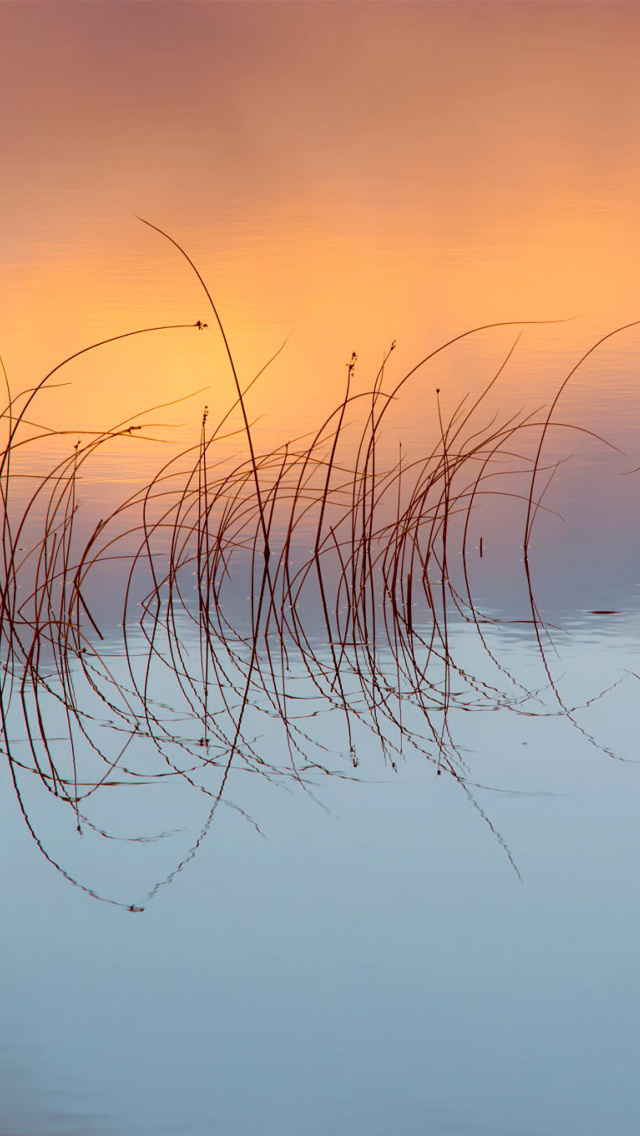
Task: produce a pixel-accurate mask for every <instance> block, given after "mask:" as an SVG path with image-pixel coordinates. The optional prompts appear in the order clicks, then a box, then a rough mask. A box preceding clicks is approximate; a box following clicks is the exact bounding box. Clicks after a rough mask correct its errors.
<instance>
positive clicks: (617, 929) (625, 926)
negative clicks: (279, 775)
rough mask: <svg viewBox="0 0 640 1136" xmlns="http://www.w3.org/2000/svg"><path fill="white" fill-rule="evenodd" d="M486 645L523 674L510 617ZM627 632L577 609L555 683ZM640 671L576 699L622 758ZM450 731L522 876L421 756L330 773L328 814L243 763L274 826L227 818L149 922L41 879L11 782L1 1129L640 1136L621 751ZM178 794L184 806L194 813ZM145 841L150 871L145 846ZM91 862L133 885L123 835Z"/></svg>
mask: <svg viewBox="0 0 640 1136" xmlns="http://www.w3.org/2000/svg"><path fill="white" fill-rule="evenodd" d="M457 636H458V637H459V644H458V645H459V647H460V648H461V649H464V650H465V651H466V657H467V658H468V661H469V664H470V665H471V664H472V663H475V664H477V663H478V652H477V650H476V648H475V647H474V646H473V643H472V641H471V638H470V636H469V635H468V634H467V633H464V632H462V631H459V632H457ZM504 638H505V637H504V636H503V637H502V639H504ZM493 642H495V641H493ZM500 642H501V643H502V640H500ZM503 650H504V651H505V654H504V658H505V659H506V660H507V661H508V663H509V665H511V666H513V667H514V669H517V671H518V673H519V675H520V676H521V677H522V678H525V679H526V680H528V681H529V682H530V683H531V685H532V686H533V685H534V684H535V682H536V676H537V681H538V683H539V684H540V685H541V684H542V683H541V675H540V667H539V665H538V664H537V663H536V662H535V655H534V651H533V648H532V646H531V644H530V643H526V642H524V641H522V640H521V639H519V638H518V636H517V634H515V633H513V632H511V633H510V634H509V636H508V638H507V640H506V642H504V643H503ZM637 652H638V638H637V636H636V633H635V629H634V627H633V626H627V627H626V628H621V629H619V631H618V634H617V635H613V634H609V635H607V634H605V633H600V632H598V628H597V625H596V626H594V627H593V630H592V631H591V632H590V633H587V631H586V630H585V629H584V628H582V629H580V628H579V629H578V630H577V631H576V632H575V633H574V634H573V636H572V637H571V638H570V639H567V640H566V641H565V642H564V645H563V646H562V659H561V660H559V661H557V663H556V673H558V674H560V672H561V671H562V670H564V671H566V673H567V678H566V679H565V685H564V691H565V694H566V696H567V698H568V699H570V700H571V699H573V700H574V701H575V702H579V701H584V700H586V698H587V697H589V695H592V694H595V693H597V691H598V690H599V689H601V688H603V687H604V686H605V685H607V684H609V683H610V682H611V681H613V680H614V679H615V678H616V677H617V676H618V675H619V674H621V673H622V671H623V670H624V668H633V667H634V666H635V665H636V658H637ZM636 684H637V679H635V678H627V679H626V680H625V681H624V682H623V683H622V685H621V686H620V687H618V688H617V689H616V690H615V691H614V692H612V693H611V694H609V695H607V696H606V697H605V698H603V699H602V700H601V701H600V702H598V703H596V704H595V706H593V707H592V708H591V709H590V710H589V711H585V712H584V713H582V714H581V715H579V720H580V722H581V724H583V725H584V726H585V727H586V728H587V729H588V730H590V731H591V732H593V733H595V734H597V736H598V738H599V740H600V741H605V742H607V743H608V744H609V743H610V744H612V745H613V746H614V748H616V749H617V750H618V752H619V753H620V754H621V755H623V756H625V757H627V758H631V759H635V758H636V756H637V752H636V746H635V743H634V738H635V736H636V733H637V730H636V724H635V705H636V703H637V692H636ZM456 728H457V730H458V736H459V738H460V739H461V741H462V743H463V744H464V745H465V746H466V747H468V750H469V752H468V754H466V756H467V757H468V760H469V763H470V769H471V780H477V781H479V782H483V783H485V784H488V785H491V786H493V787H495V788H496V789H497V790H500V791H497V792H487V791H482V790H478V792H477V796H478V800H479V801H480V802H481V804H482V806H483V807H484V808H485V809H486V810H487V812H488V813H489V815H490V817H491V820H492V822H493V823H494V824H495V825H496V827H497V828H498V829H499V831H500V833H501V835H502V836H503V837H504V839H505V841H506V842H507V843H508V845H509V847H510V849H511V851H512V853H513V855H514V858H515V860H516V863H517V866H518V868H519V870H520V872H521V874H522V882H520V881H519V880H518V878H517V876H516V874H515V872H514V871H513V869H512V868H511V867H510V865H509V862H508V859H507V857H506V855H505V854H504V852H503V851H502V849H501V848H500V846H499V845H498V843H497V842H496V840H495V839H494V838H493V837H492V835H491V833H490V831H489V829H488V828H487V826H486V824H485V823H484V822H483V821H482V820H481V818H480V817H479V815H478V814H477V813H476V812H474V810H473V808H472V807H471V806H470V804H469V803H468V802H467V801H466V800H465V798H464V796H463V794H462V793H461V792H460V791H459V790H457V789H456V787H455V785H453V784H451V783H450V782H449V779H447V778H436V777H435V776H434V774H433V769H432V768H429V770H427V769H426V768H425V767H421V766H420V765H419V764H418V763H417V762H416V761H413V762H411V763H409V764H408V765H406V766H405V767H403V768H401V770H400V772H399V774H398V775H397V776H393V775H392V774H390V773H388V772H385V771H384V769H383V768H382V767H381V766H380V765H376V766H375V767H370V768H367V761H366V759H365V760H364V762H363V767H364V768H363V769H362V770H361V771H362V772H363V775H364V777H365V779H366V778H369V779H370V780H369V781H368V783H367V782H366V781H365V783H364V784H350V783H348V782H344V781H342V782H337V781H334V780H329V781H325V782H324V783H323V784H322V786H321V787H320V788H319V790H318V795H319V797H320V799H321V801H322V803H323V804H324V805H325V806H327V808H328V809H330V810H331V813H330V814H329V813H327V812H326V811H323V810H322V809H321V808H319V807H318V806H317V805H314V804H313V802H312V801H310V800H308V799H305V797H304V796H303V795H302V794H301V793H300V792H296V793H293V794H288V793H287V792H286V791H285V790H281V789H277V788H270V787H266V786H265V785H264V783H259V782H255V783H249V782H247V783H246V784H245V785H244V786H243V794H244V796H243V799H242V803H243V804H244V805H245V806H247V807H249V808H250V809H251V811H252V812H253V814H254V815H255V816H256V817H257V819H258V820H259V821H260V824H261V825H262V827H263V829H264V831H265V834H266V837H267V839H262V838H261V837H259V836H258V835H257V834H256V833H255V832H254V830H253V829H251V828H250V826H248V825H247V824H246V823H245V822H244V821H242V820H241V818H239V817H238V816H237V814H234V813H232V812H230V811H229V810H227V811H224V810H223V811H222V812H221V813H220V814H219V815H218V817H217V819H216V822H215V824H214V827H213V829H212V831H211V833H210V836H209V838H208V840H207V841H206V842H205V845H204V847H203V850H202V852H201V854H200V855H199V857H198V858H197V859H196V860H195V861H194V862H193V863H192V864H191V865H190V866H189V867H188V868H187V869H186V870H185V872H183V873H182V874H181V875H180V876H179V877H178V878H177V879H176V880H175V882H174V883H173V885H172V886H171V887H170V888H165V889H163V890H162V891H161V892H160V893H159V894H158V895H157V897H156V899H155V900H154V902H153V903H152V904H151V905H150V907H149V909H148V911H147V912H145V913H144V914H142V915H130V914H127V913H125V912H122V911H120V910H117V909H114V908H110V907H107V906H104V905H101V904H98V903H96V902H94V901H91V900H89V899H87V898H86V897H85V896H84V895H82V894H80V893H79V892H77V891H76V890H74V889H72V888H71V887H70V886H69V885H68V884H66V883H65V882H64V881H62V880H60V879H59V878H58V877H57V876H56V875H55V874H54V873H53V872H52V871H51V870H50V869H49V868H48V867H47V866H46V865H45V864H44V863H43V862H42V860H41V858H40V857H39V855H38V854H37V852H36V851H35V849H34V848H33V846H32V845H31V844H30V842H29V840H28V838H27V835H26V832H25V831H24V829H23V828H22V827H21V826H20V822H19V821H18V818H17V816H16V808H15V806H14V804H13V801H12V798H11V795H10V794H9V793H7V792H6V791H4V792H3V794H2V825H1V829H0V831H1V834H2V835H1V839H2V862H3V864H4V871H3V873H2V878H1V884H0V886H1V899H0V903H1V907H2V911H3V920H2V932H1V935H2V957H3V966H2V979H1V981H2V989H1V991H0V1002H1V1004H2V1037H3V1043H2V1057H1V1060H0V1069H1V1073H0V1077H1V1084H2V1093H1V1094H0V1101H1V1102H2V1103H1V1104H0V1132H2V1136H18V1134H19V1136H54V1134H56V1136H63V1134H64V1136H68V1134H70V1133H77V1134H78V1136H81V1134H82V1136H84V1134H86V1136H89V1134H93V1133H95V1134H98V1133H100V1134H101V1136H107V1134H108V1136H211V1134H216V1136H218V1134H219V1136H245V1134H247V1133H257V1132H260V1133H265V1134H269V1136H271V1134H273V1136H294V1134H295V1136H298V1134H300V1133H304V1134H308V1136H329V1134H331V1136H378V1134H380V1136H389V1134H391V1133H393V1134H394V1136H395V1134H397V1136H450V1134H454V1133H455V1134H459V1136H472V1134H473V1136H475V1134H480V1133H486V1134H487V1136H489V1134H491V1136H600V1134H601V1133H603V1132H611V1133H615V1134H616V1136H632V1134H635V1132H636V1131H637V1109H638V1090H637V1080H636V1076H635V1072H636V1044H635V1034H636V1024H637V1018H638V1010H639V1009H640V1007H639V1006H638V1000H639V998H638V994H639V987H638V982H637V946H638V932H639V930H640V926H639V919H638V905H637V900H636V891H637V884H636V875H637V862H638V852H639V844H640V836H639V834H638V825H637V808H638V796H639V794H640V783H639V777H640V773H639V770H638V766H637V764H635V763H634V762H633V761H631V762H628V763H626V762H619V761H614V760H612V759H611V758H610V757H607V756H605V755H604V754H603V753H601V752H599V751H597V750H596V749H595V748H594V747H593V746H592V745H590V744H588V743H587V742H586V741H585V739H584V738H583V737H582V736H581V735H580V734H579V733H578V732H577V731H576V730H575V729H574V728H573V727H572V726H571V725H570V724H568V723H567V722H562V721H558V720H557V719H556V718H546V719H545V718H542V719H537V720H531V719H527V718H522V717H519V716H516V715H513V714H510V713H508V712H502V713H486V714H474V715H466V716H464V715H461V716H460V719H459V720H457V721H456ZM323 737H324V740H325V741H326V742H330V741H331V738H330V736H329V735H327V734H325V735H323ZM365 757H366V755H365ZM359 772H360V771H359ZM234 788H235V787H234ZM503 790H513V791H514V792H513V793H506V792H503ZM139 792H140V793H144V792H145V791H144V790H140V791H139ZM232 796H235V792H234V793H233V794H232ZM143 801H144V798H143V797H142V796H140V797H137V798H136V801H135V802H133V801H132V799H131V796H130V797H129V798H128V801H127V803H126V804H123V808H122V830H123V831H124V830H125V828H126V826H127V824H128V825H129V827H136V828H137V829H138V830H145V831H150V830H155V829H157V827H158V815H159V814H158V809H157V806H154V805H151V804H149V806H148V809H147V807H146V806H145V804H144V803H143ZM177 805H178V807H177V808H176V809H175V810H174V818H175V817H176V816H177V817H178V819H179V820H180V822H181V823H185V822H188V821H190V820H191V821H192V822H193V823H196V822H197V820H200V821H201V820H202V819H203V816H204V814H203V813H202V810H198V808H196V806H195V805H194V803H193V801H192V800H191V799H190V803H189V804H186V803H185V801H181V800H180V799H179V798H177ZM160 811H162V810H160ZM152 813H153V815H151V814H152ZM42 815H43V816H44V814H42ZM134 821H135V826H134ZM47 831H48V833H49V834H51V835H52V836H54V837H55V838H56V839H57V841H58V844H57V848H58V850H60V849H61V848H64V847H65V841H64V838H63V837H61V836H60V834H58V833H57V830H56V828H55V825H54V824H53V822H51V823H50V824H49V827H48V829H47ZM178 839H182V837H180V838H178ZM148 847H149V849H150V852H149V854H148V857H149V858H148V859H147V860H145V861H144V863H146V868H145V869H144V871H147V872H148V871H151V874H153V868H154V866H157V864H158V863H160V862H163V860H162V858H163V856H164V851H163V850H157V846H148ZM110 855H111V860H110V865H109V870H108V878H109V881H110V883H111V885H112V889H111V890H115V891H117V892H118V893H124V894H125V895H127V894H128V893H129V891H130V890H131V888H132V887H133V886H134V885H135V886H136V887H137V886H138V884H137V881H138V875H137V874H136V873H137V872H138V871H139V869H138V868H134V867H131V866H130V865H132V864H133V862H134V859H135V858H134V857H133V855H132V850H131V847H130V846H127V845H120V846H118V847H117V848H116V851H115V853H114V851H113V846H112V847H111V849H110ZM154 857H155V860H154ZM86 867H87V871H88V870H89V868H91V870H92V871H94V870H95V872H96V873H97V874H96V877H95V878H96V879H103V878H104V879H106V878H107V876H106V874H105V875H104V876H101V875H100V873H101V872H103V868H102V867H101V866H100V864H99V863H98V861H97V860H96V861H95V863H94V862H93V861H92V860H91V859H89V861H88V864H87V865H86ZM85 874H86V873H85ZM143 874H144V873H143Z"/></svg>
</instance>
